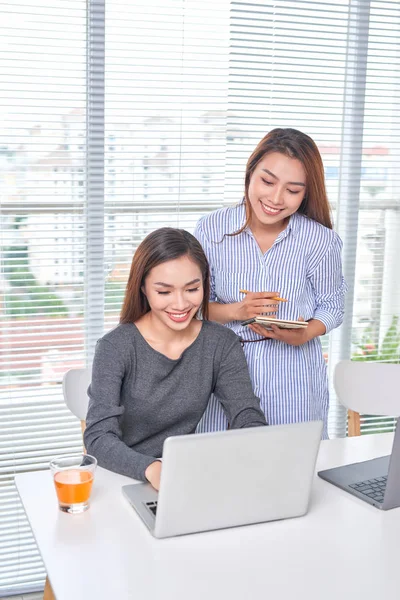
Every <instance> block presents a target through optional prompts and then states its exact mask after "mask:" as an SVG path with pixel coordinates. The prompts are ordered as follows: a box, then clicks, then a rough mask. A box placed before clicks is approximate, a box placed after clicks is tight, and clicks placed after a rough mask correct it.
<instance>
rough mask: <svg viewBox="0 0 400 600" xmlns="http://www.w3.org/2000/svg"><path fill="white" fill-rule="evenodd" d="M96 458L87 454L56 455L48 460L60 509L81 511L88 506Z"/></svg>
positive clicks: (73, 511) (68, 511)
mask: <svg viewBox="0 0 400 600" xmlns="http://www.w3.org/2000/svg"><path fill="white" fill-rule="evenodd" d="M96 466H97V460H96V459H95V457H94V456H90V455H89V454H75V455H73V456H58V457H56V458H53V460H52V461H51V462H50V470H51V472H52V473H53V478H54V485H55V488H56V492H57V498H58V504H59V507H60V510H62V511H63V512H67V513H72V514H77V513H82V512H84V511H85V510H87V509H88V508H89V498H90V492H91V490H92V483H93V478H94V472H95V470H96Z"/></svg>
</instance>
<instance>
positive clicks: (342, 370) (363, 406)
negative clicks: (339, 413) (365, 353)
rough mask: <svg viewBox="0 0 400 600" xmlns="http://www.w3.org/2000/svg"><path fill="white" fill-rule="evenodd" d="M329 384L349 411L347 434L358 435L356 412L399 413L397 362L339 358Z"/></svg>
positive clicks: (396, 414) (358, 420)
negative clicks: (359, 360)
mask: <svg viewBox="0 0 400 600" xmlns="http://www.w3.org/2000/svg"><path fill="white" fill-rule="evenodd" d="M333 384H334V388H335V392H336V394H337V397H338V399H339V402H340V403H341V404H343V405H344V406H345V407H346V408H347V409H348V411H349V422H348V435H349V436H353V435H360V414H368V415H380V416H390V417H398V416H399V415H400V364H393V363H378V362H358V361H352V360H342V361H340V362H339V363H338V364H337V365H336V368H335V372H334V376H333Z"/></svg>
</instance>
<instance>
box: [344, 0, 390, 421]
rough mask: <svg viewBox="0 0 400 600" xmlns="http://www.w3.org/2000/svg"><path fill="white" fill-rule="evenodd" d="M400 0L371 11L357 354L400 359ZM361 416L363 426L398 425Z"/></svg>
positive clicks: (355, 317) (356, 307)
mask: <svg viewBox="0 0 400 600" xmlns="http://www.w3.org/2000/svg"><path fill="white" fill-rule="evenodd" d="M399 64H400V4H399V3H398V2H394V1H393V2H382V1H379V0H378V1H372V2H371V7H370V17H369V38H368V60H367V71H366V86H365V87H366V89H365V107H364V130H363V146H364V148H368V152H364V153H363V156H362V165H361V167H362V173H363V175H364V176H362V179H361V185H360V197H361V208H363V203H365V205H366V207H367V208H365V209H364V210H361V211H360V224H359V231H358V245H357V263H356V277H355V290H354V310H353V357H354V358H355V359H357V360H367V361H369V360H374V361H382V362H397V363H398V362H400V323H399V318H400V269H399V267H398V256H399V253H400V236H399V232H400V187H399V173H400V72H399ZM394 425H395V422H394V421H393V419H387V418H382V419H379V418H378V419H377V418H376V417H372V416H369V415H364V416H362V418H361V432H362V433H364V432H365V433H372V432H380V431H386V430H390V429H393V426H394Z"/></svg>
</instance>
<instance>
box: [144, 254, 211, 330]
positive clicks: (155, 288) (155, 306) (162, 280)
mask: <svg viewBox="0 0 400 600" xmlns="http://www.w3.org/2000/svg"><path fill="white" fill-rule="evenodd" d="M143 291H144V293H145V294H146V297H147V301H148V303H149V305H150V310H151V313H152V316H153V317H154V318H156V319H158V321H159V322H161V323H162V324H163V325H164V326H166V327H168V328H170V329H173V330H174V331H182V330H183V329H186V327H188V326H189V325H190V322H191V321H192V319H193V317H195V316H196V313H197V311H198V310H199V308H200V307H201V304H202V302H203V293H204V292H203V279H202V274H201V270H200V267H199V266H198V265H197V264H196V263H195V262H194V261H193V260H192V259H191V258H190V257H189V256H181V257H180V258H177V259H175V260H169V261H167V262H164V263H161V264H159V265H157V266H156V267H154V268H153V269H151V271H150V272H149V274H148V275H147V277H146V279H145V282H144V286H143Z"/></svg>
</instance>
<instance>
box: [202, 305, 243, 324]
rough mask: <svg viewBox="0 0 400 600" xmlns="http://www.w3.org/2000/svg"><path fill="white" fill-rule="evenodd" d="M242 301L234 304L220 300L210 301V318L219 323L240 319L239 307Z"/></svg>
mask: <svg viewBox="0 0 400 600" xmlns="http://www.w3.org/2000/svg"><path fill="white" fill-rule="evenodd" d="M240 304H241V303H240V302H233V303H232V304H220V303H219V302H210V304H209V319H210V321H216V322H217V323H222V324H225V323H229V322H230V321H238V320H239V317H238V314H237V313H238V308H239V306H240Z"/></svg>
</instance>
